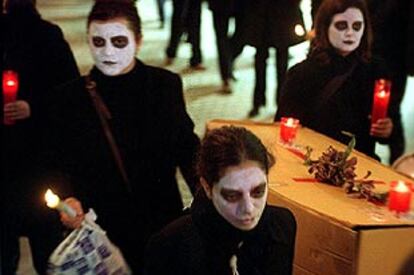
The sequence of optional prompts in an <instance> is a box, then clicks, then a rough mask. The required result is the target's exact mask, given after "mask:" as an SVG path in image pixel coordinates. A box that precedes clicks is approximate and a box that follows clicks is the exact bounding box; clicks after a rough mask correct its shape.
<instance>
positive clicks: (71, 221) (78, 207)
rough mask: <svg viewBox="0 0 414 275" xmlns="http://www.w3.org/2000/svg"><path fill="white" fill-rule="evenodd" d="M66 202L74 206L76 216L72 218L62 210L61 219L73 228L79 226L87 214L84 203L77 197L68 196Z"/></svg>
mask: <svg viewBox="0 0 414 275" xmlns="http://www.w3.org/2000/svg"><path fill="white" fill-rule="evenodd" d="M65 203H66V204H68V205H69V206H70V207H72V208H73V210H75V212H76V217H74V218H72V217H69V216H68V215H67V214H66V213H64V212H60V220H61V221H62V223H63V224H64V225H65V226H66V227H68V228H71V229H76V228H79V227H80V226H81V224H82V222H83V219H84V218H85V214H84V213H83V209H82V204H81V203H80V201H78V200H77V199H75V198H72V197H71V198H67V199H66V200H65Z"/></svg>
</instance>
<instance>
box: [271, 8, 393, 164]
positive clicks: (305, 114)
mask: <svg viewBox="0 0 414 275" xmlns="http://www.w3.org/2000/svg"><path fill="white" fill-rule="evenodd" d="M315 31H316V32H315V34H316V36H315V38H314V41H313V42H312V43H311V45H312V48H311V50H310V53H309V56H308V58H307V59H306V60H305V61H303V62H301V63H299V64H297V65H295V66H294V67H292V68H291V69H290V70H289V72H288V75H287V78H286V82H285V84H284V85H283V87H282V93H281V98H280V105H279V107H278V110H277V113H276V116H275V121H278V120H280V118H281V117H295V118H298V119H299V120H300V122H301V124H302V125H303V126H306V127H309V128H312V129H314V130H316V131H318V132H320V133H323V134H325V135H328V136H330V137H331V138H333V139H336V140H338V141H340V142H342V143H345V144H346V143H348V140H349V137H347V136H345V135H343V134H342V131H347V132H350V133H353V134H354V135H355V136H356V140H357V142H356V149H357V150H359V151H362V152H364V153H365V154H367V155H370V156H372V157H376V155H375V142H376V141H382V142H386V141H387V139H388V138H389V137H390V135H391V133H392V129H393V121H392V119H391V118H390V117H387V118H384V119H379V120H378V121H376V122H375V123H373V124H371V121H370V114H371V107H372V101H373V91H374V82H375V80H376V79H378V78H387V72H386V71H384V69H383V67H382V66H381V64H377V62H376V60H373V59H372V58H371V51H370V49H371V35H372V32H371V25H370V21H369V16H368V11H367V7H366V4H365V2H364V1H363V0H325V1H324V2H323V3H322V5H321V6H320V7H319V10H318V13H317V15H316V22H315ZM389 115H390V116H391V117H393V115H394V114H393V113H390V114H389Z"/></svg>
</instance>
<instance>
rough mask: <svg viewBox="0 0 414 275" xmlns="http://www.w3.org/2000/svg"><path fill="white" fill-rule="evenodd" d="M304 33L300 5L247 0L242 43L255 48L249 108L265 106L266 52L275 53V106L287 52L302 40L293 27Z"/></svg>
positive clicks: (285, 0)
mask: <svg viewBox="0 0 414 275" xmlns="http://www.w3.org/2000/svg"><path fill="white" fill-rule="evenodd" d="M297 25H301V26H302V27H303V30H305V25H304V23H303V18H302V12H301V10H300V1H297V0H249V1H248V4H247V12H246V24H245V25H244V26H245V31H244V32H243V37H244V42H245V43H246V44H248V45H251V46H253V47H255V48H256V55H255V88H254V98H253V108H256V109H257V108H258V107H260V106H263V105H265V104H266V61H267V58H268V56H269V48H271V47H274V48H276V51H277V56H276V62H275V64H276V67H277V70H276V71H277V75H276V79H277V91H276V104H277V105H278V101H279V97H280V88H281V86H282V84H283V82H284V79H285V75H286V70H287V67H288V48H289V47H290V46H293V45H296V44H298V43H300V42H303V41H304V40H305V33H304V34H303V35H297V34H296V32H295V26H297Z"/></svg>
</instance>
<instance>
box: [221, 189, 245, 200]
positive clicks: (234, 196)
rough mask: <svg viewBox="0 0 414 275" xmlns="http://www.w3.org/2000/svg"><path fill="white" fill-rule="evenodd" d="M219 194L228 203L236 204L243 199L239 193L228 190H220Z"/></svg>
mask: <svg viewBox="0 0 414 275" xmlns="http://www.w3.org/2000/svg"><path fill="white" fill-rule="evenodd" d="M220 194H221V196H222V197H223V198H224V199H225V200H226V201H228V202H236V201H238V200H240V199H241V198H242V197H243V194H242V193H241V192H239V191H234V190H228V189H222V190H221V191H220Z"/></svg>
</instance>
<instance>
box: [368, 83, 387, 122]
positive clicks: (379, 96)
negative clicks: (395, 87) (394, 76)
mask: <svg viewBox="0 0 414 275" xmlns="http://www.w3.org/2000/svg"><path fill="white" fill-rule="evenodd" d="M390 94H391V81H389V80H386V79H378V80H376V81H375V89H374V100H373V104H372V114H371V123H376V122H377V121H378V119H381V118H385V117H387V110H388V103H389V101H390Z"/></svg>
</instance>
